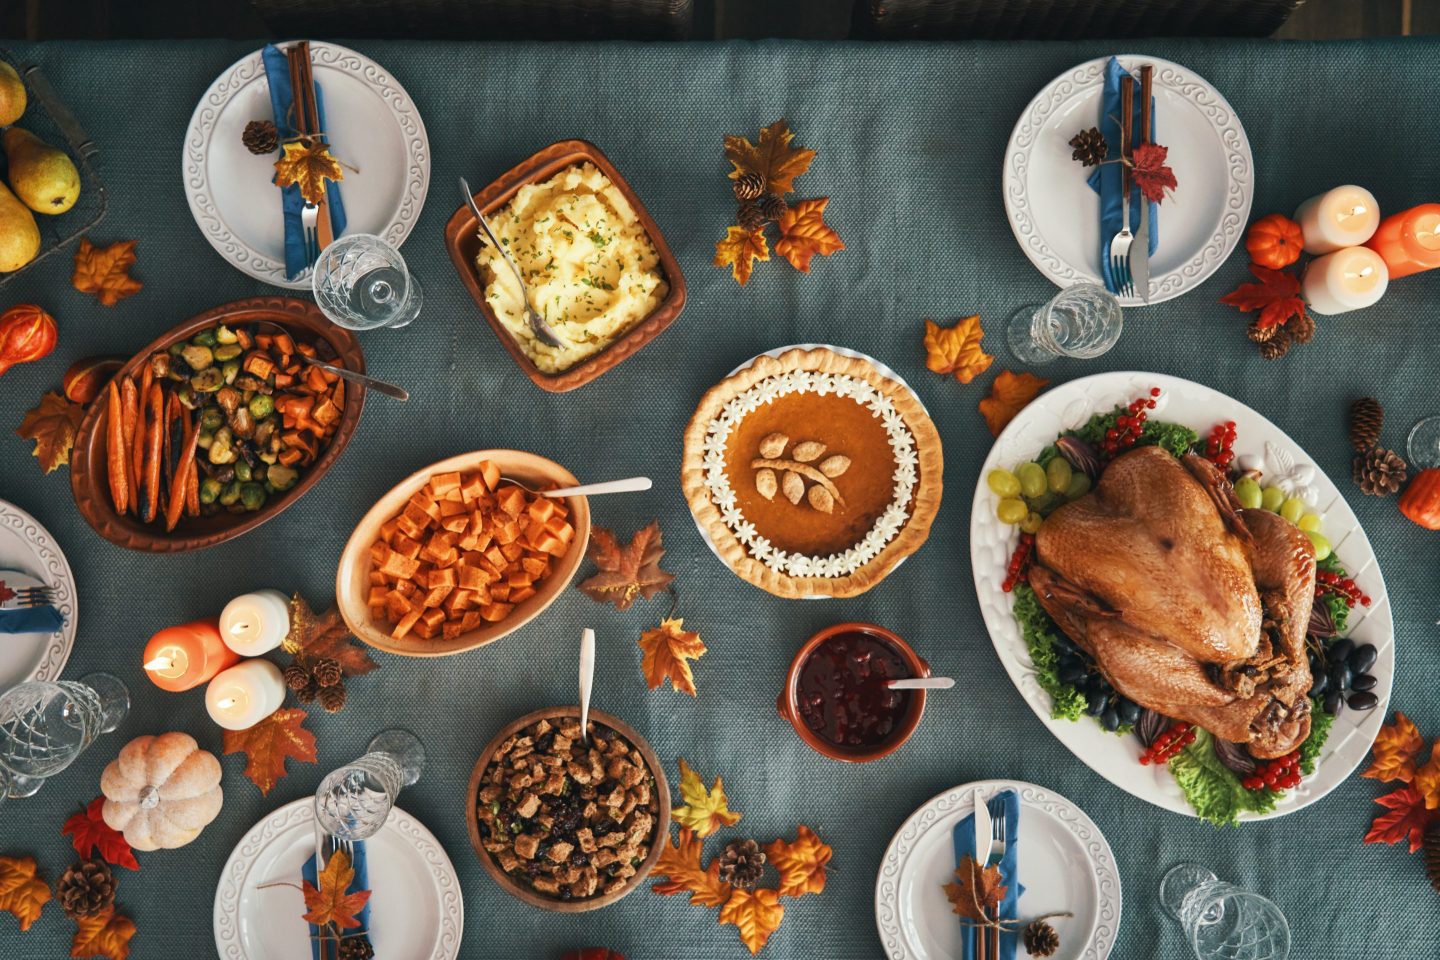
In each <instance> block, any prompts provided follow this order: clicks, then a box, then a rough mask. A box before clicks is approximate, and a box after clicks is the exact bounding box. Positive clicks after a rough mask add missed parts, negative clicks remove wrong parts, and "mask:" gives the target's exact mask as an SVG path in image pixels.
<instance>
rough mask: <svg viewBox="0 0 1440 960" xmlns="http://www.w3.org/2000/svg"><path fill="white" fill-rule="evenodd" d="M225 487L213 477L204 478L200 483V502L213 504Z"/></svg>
mask: <svg viewBox="0 0 1440 960" xmlns="http://www.w3.org/2000/svg"><path fill="white" fill-rule="evenodd" d="M224 489H225V485H224V484H223V483H221V482H220V481H219V480H216V479H215V478H214V477H206V478H205V479H204V480H202V481H200V502H201V503H214V502H215V501H216V500H217V499H219V497H220V493H221V491H223V490H224Z"/></svg>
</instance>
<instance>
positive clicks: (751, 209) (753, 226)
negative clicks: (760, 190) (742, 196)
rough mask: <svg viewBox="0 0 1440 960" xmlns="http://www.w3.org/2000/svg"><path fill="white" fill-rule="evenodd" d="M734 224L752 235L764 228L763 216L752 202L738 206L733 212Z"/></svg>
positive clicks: (748, 201)
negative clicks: (737, 224)
mask: <svg viewBox="0 0 1440 960" xmlns="http://www.w3.org/2000/svg"><path fill="white" fill-rule="evenodd" d="M735 218H736V222H737V223H739V224H740V226H742V227H744V228H745V229H746V230H748V231H750V232H751V233H754V232H755V231H756V230H759V229H760V228H761V227H763V226H765V214H763V213H761V212H760V205H759V204H758V203H756V202H755V201H753V200H746V201H744V202H743V203H741V204H740V208H739V209H738V210H736V211H735Z"/></svg>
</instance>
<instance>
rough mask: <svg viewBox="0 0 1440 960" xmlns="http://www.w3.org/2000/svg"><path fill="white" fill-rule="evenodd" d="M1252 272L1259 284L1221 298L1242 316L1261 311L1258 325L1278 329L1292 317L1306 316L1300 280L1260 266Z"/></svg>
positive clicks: (1255, 264)
mask: <svg viewBox="0 0 1440 960" xmlns="http://www.w3.org/2000/svg"><path fill="white" fill-rule="evenodd" d="M1250 272H1251V273H1253V274H1254V275H1255V279H1257V280H1259V281H1260V282H1259V283H1242V284H1240V286H1238V287H1236V288H1235V289H1234V290H1231V291H1230V292H1229V293H1227V294H1225V296H1223V297H1221V298H1220V302H1221V303H1226V304H1229V305H1230V306H1232V307H1234V308H1235V309H1236V310H1239V311H1241V312H1242V313H1253V312H1254V311H1256V310H1259V311H1260V323H1259V325H1260V326H1261V327H1262V328H1264V327H1278V326H1280V325H1281V324H1282V323H1285V322H1286V321H1288V320H1289V319H1290V318H1291V317H1300V318H1303V317H1304V316H1305V301H1304V300H1302V299H1300V278H1299V277H1297V276H1296V275H1295V274H1293V273H1286V272H1285V271H1283V270H1271V269H1270V268H1269V267H1262V266H1260V264H1258V263H1252V264H1250Z"/></svg>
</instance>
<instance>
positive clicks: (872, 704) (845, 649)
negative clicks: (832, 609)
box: [796, 631, 913, 748]
mask: <svg viewBox="0 0 1440 960" xmlns="http://www.w3.org/2000/svg"><path fill="white" fill-rule="evenodd" d="M912 675H913V674H912V672H911V670H910V665H909V664H908V663H906V662H905V658H904V657H902V656H901V655H900V652H899V651H898V650H896V649H895V648H894V647H893V646H891V645H890V644H889V643H887V642H886V641H885V640H883V639H882V638H880V637H877V636H875V635H874V634H871V633H862V632H860V631H849V632H846V633H839V634H836V635H835V636H833V637H830V638H829V639H827V640H826V641H825V642H824V643H822V644H820V645H819V646H818V647H816V648H815V649H814V650H812V651H811V652H810V655H809V656H808V657H806V658H805V661H804V663H803V664H801V667H800V678H799V681H798V683H797V697H796V698H797V700H798V701H799V705H800V716H801V717H802V718H803V719H804V721H805V725H806V726H807V727H809V728H810V730H811V731H812V732H813V733H814V734H815V735H816V736H818V737H820V738H821V739H822V740H828V741H829V742H830V743H833V744H835V745H836V746H839V747H849V748H865V747H873V746H876V745H877V744H880V743H883V742H884V741H886V740H887V739H889V738H890V735H891V734H892V733H894V732H895V728H896V727H898V726H900V724H901V721H902V720H903V719H904V717H905V715H906V713H907V712H908V711H909V709H910V700H911V697H912V693H911V691H908V690H890V689H887V688H886V686H885V681H887V680H895V679H900V678H905V677H910V676H912Z"/></svg>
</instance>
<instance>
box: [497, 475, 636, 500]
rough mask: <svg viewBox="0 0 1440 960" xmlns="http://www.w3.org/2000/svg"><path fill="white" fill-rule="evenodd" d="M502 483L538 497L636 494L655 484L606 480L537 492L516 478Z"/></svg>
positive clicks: (508, 478) (507, 479)
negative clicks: (509, 484)
mask: <svg viewBox="0 0 1440 960" xmlns="http://www.w3.org/2000/svg"><path fill="white" fill-rule="evenodd" d="M500 480H501V482H502V483H513V484H514V485H515V486H517V487H519V488H520V489H521V490H525V491H527V492H529V493H532V494H534V495H535V496H537V497H590V496H594V495H596V494H600V493H636V492H638V491H641V490H649V489H650V487H651V486H653V484H651V482H650V478H649V477H626V478H625V479H624V480H605V481H602V482H600V483H582V484H580V485H579V486H578V487H561V488H559V489H558V490H536V489H535V488H534V487H532V486H530V485H529V484H527V483H524V482H523V481H520V480H516V479H515V478H514V477H501V478H500Z"/></svg>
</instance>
